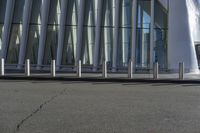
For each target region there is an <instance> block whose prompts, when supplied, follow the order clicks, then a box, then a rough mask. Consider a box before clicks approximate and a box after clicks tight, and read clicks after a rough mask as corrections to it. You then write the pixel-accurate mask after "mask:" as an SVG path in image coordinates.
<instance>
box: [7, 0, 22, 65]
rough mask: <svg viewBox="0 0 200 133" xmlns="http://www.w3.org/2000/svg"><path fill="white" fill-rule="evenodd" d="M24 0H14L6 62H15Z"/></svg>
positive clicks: (20, 32)
mask: <svg viewBox="0 0 200 133" xmlns="http://www.w3.org/2000/svg"><path fill="white" fill-rule="evenodd" d="M24 4H25V0H16V1H15V7H14V14H13V20H12V27H11V33H10V41H9V47H8V53H7V58H6V63H8V64H17V63H18V56H19V48H20V40H21V35H22V17H23V9H24Z"/></svg>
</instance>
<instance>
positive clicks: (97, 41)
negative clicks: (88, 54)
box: [93, 0, 104, 71]
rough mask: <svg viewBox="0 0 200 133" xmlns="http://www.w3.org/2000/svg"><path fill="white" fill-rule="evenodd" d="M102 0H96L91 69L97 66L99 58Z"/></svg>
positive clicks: (94, 69) (95, 68)
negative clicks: (96, 8)
mask: <svg viewBox="0 0 200 133" xmlns="http://www.w3.org/2000/svg"><path fill="white" fill-rule="evenodd" d="M103 1H104V0H98V10H97V22H96V28H95V47H94V58H93V63H94V64H93V71H96V70H97V67H98V60H99V54H100V53H99V49H100V44H101V21H102V12H103V11H102V8H103Z"/></svg>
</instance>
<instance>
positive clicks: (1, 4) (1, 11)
mask: <svg viewBox="0 0 200 133" xmlns="http://www.w3.org/2000/svg"><path fill="white" fill-rule="evenodd" d="M5 12H6V0H0V55H1V51H2V34H3V31H4V19H5Z"/></svg>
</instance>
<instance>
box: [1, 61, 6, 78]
mask: <svg viewBox="0 0 200 133" xmlns="http://www.w3.org/2000/svg"><path fill="white" fill-rule="evenodd" d="M0 74H1V76H4V75H5V60H4V58H2V59H1V73H0Z"/></svg>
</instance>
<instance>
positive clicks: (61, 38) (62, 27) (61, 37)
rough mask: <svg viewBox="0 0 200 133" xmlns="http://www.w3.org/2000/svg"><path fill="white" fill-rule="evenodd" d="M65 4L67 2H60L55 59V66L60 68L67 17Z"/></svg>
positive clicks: (65, 0)
mask: <svg viewBox="0 0 200 133" xmlns="http://www.w3.org/2000/svg"><path fill="white" fill-rule="evenodd" d="M67 4H68V0H62V1H61V16H60V28H59V33H58V48H57V57H56V65H57V66H60V65H61V62H62V53H63V47H64V40H65V29H66V28H65V24H66V17H67Z"/></svg>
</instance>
